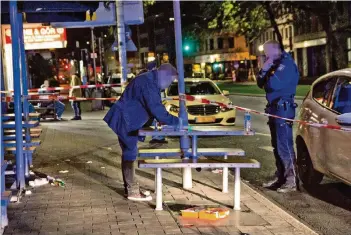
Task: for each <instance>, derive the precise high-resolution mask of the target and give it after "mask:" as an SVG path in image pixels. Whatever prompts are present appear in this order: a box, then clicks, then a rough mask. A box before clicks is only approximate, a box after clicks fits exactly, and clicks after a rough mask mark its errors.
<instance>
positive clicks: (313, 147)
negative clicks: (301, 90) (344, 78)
mask: <svg viewBox="0 0 351 235" xmlns="http://www.w3.org/2000/svg"><path fill="white" fill-rule="evenodd" d="M336 80H337V78H334V77H328V78H326V79H323V80H321V81H319V82H318V83H316V84H314V86H313V87H312V100H310V101H309V103H306V104H305V105H304V107H303V108H304V113H306V117H307V116H308V117H309V118H308V119H307V120H308V121H309V122H312V123H317V124H321V123H326V122H327V120H326V117H327V115H326V114H327V113H328V112H329V111H328V110H329V104H330V100H331V98H332V94H333V90H334V86H335V83H336ZM305 120H306V119H305ZM308 130H309V131H308V132H309V135H310V144H309V146H310V149H309V150H310V155H311V157H312V158H313V161H314V162H318V164H316V165H317V166H319V167H323V168H324V169H326V168H327V165H326V164H327V163H326V159H327V157H326V152H325V150H324V143H325V142H326V141H327V140H326V138H327V137H326V135H325V134H326V132H325V130H324V129H322V128H318V127H312V126H310V127H308Z"/></svg>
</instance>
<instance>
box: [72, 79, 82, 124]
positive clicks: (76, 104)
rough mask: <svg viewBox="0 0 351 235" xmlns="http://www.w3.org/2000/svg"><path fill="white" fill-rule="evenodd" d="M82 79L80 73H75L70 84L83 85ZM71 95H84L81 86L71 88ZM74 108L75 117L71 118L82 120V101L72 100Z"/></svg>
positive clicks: (77, 96) (79, 96) (78, 96)
mask: <svg viewBox="0 0 351 235" xmlns="http://www.w3.org/2000/svg"><path fill="white" fill-rule="evenodd" d="M81 85H82V81H81V80H80V77H79V75H78V74H74V75H72V77H71V84H70V86H71V87H72V86H81ZM69 97H75V98H81V97H82V89H81V88H71V89H70V90H69ZM71 105H72V109H73V110H74V117H73V118H72V119H71V120H82V117H81V113H82V110H81V108H80V101H77V100H72V101H71Z"/></svg>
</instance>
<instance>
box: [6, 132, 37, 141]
mask: <svg viewBox="0 0 351 235" xmlns="http://www.w3.org/2000/svg"><path fill="white" fill-rule="evenodd" d="M22 136H23V138H25V137H26V135H25V134H22ZM39 137H40V133H36V132H33V133H30V138H39ZM3 140H16V135H4V138H3Z"/></svg>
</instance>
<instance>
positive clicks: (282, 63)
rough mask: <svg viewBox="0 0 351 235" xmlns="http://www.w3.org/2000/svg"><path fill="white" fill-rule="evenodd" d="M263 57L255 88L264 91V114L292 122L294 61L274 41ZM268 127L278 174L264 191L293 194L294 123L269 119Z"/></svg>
mask: <svg viewBox="0 0 351 235" xmlns="http://www.w3.org/2000/svg"><path fill="white" fill-rule="evenodd" d="M264 53H265V55H266V61H265V63H264V64H263V66H262V69H261V70H260V71H259V73H258V76H257V84H258V86H259V87H260V88H263V89H264V90H265V91H266V99H267V101H268V104H267V107H266V113H269V114H273V115H277V116H280V117H284V118H290V119H294V118H295V109H296V107H297V105H296V104H295V102H294V97H295V93H296V87H297V84H298V81H299V72H298V68H297V66H296V64H295V62H294V60H293V58H292V57H291V56H290V55H289V54H288V53H286V52H284V51H283V50H282V49H281V47H280V44H279V42H277V41H274V40H272V41H268V42H266V43H265V44H264ZM268 125H269V128H270V132H271V142H272V147H273V149H274V156H275V162H276V167H277V170H276V173H275V176H274V179H273V180H272V181H269V182H267V183H264V184H263V187H266V188H270V189H276V190H277V191H278V192H280V193H286V192H291V191H296V185H297V183H296V174H295V158H296V156H295V152H294V141H293V129H292V125H293V123H292V122H289V121H285V120H283V119H278V118H271V117H270V118H269V121H268Z"/></svg>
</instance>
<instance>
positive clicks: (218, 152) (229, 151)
mask: <svg viewBox="0 0 351 235" xmlns="http://www.w3.org/2000/svg"><path fill="white" fill-rule="evenodd" d="M191 151H192V149H189V150H188V152H187V153H188V154H190V153H191ZM197 153H198V156H201V155H203V156H208V157H212V156H224V155H227V156H245V151H244V150H242V149H236V148H198V149H197ZM180 156H181V150H180V149H140V150H139V157H180Z"/></svg>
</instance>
